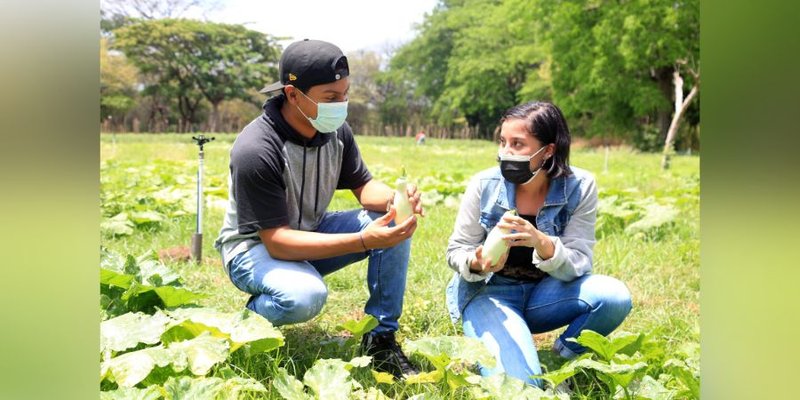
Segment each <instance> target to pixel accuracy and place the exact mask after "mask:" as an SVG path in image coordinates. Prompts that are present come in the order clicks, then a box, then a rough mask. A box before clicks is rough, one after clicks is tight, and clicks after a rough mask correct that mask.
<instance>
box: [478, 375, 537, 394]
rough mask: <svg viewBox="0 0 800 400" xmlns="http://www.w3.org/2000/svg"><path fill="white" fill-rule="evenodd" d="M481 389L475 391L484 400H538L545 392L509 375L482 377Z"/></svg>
mask: <svg viewBox="0 0 800 400" xmlns="http://www.w3.org/2000/svg"><path fill="white" fill-rule="evenodd" d="M479 385H480V386H479V387H478V388H475V389H476V390H473V391H474V392H475V393H476V394H478V395H477V396H476V397H478V398H482V399H514V400H517V399H538V398H540V397H541V396H542V395H544V393H545V392H544V391H543V390H542V389H539V388H537V387H534V386H530V385H527V384H526V383H525V382H523V381H521V380H519V379H517V378H514V377H511V376H509V375H508V374H495V375H492V376H489V377H482V378H481V379H480V382H479Z"/></svg>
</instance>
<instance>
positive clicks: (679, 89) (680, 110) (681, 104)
mask: <svg viewBox="0 0 800 400" xmlns="http://www.w3.org/2000/svg"><path fill="white" fill-rule="evenodd" d="M678 64H679V65H686V61H684V60H680V62H678ZM687 69H688V71H689V73H690V74H691V75H692V77H693V78H694V85H693V86H692V89H691V90H690V91H689V95H688V96H686V99H684V98H683V78H682V77H681V73H680V70H681V68H680V67H679V66H676V67H675V72H674V73H673V76H674V85H675V113H674V114H673V116H672V122H670V124H669V130H668V131H667V138H666V140H665V141H664V151H663V152H662V154H663V156H662V159H661V169H662V170H666V169H669V166H670V157H671V156H672V152H673V151H674V149H673V141H674V140H675V135H676V134H677V133H678V126H679V125H680V122H681V117H682V116H683V114H684V113H685V112H686V110H687V109H688V108H689V104H691V103H692V100H693V99H694V97H695V96H696V95H697V92H698V90H699V88H700V72H699V71H695V70H694V69H692V68H691V67H689V68H687Z"/></svg>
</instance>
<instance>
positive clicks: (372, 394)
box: [350, 387, 389, 400]
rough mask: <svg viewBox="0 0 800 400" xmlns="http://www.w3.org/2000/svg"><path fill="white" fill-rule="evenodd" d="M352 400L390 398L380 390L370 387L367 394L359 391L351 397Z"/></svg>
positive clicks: (387, 399) (361, 390)
mask: <svg viewBox="0 0 800 400" xmlns="http://www.w3.org/2000/svg"><path fill="white" fill-rule="evenodd" d="M350 398H351V399H359V400H389V397H386V395H385V394H384V393H383V392H382V391H381V390H380V389H378V388H375V387H370V388H369V389H368V390H367V392H366V393H365V392H364V390H363V389H359V390H357V391H355V392H353V394H352V395H351V396H350Z"/></svg>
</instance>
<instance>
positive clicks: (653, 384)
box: [618, 375, 677, 400]
mask: <svg viewBox="0 0 800 400" xmlns="http://www.w3.org/2000/svg"><path fill="white" fill-rule="evenodd" d="M629 391H630V392H631V393H632V394H634V395H635V396H636V398H637V399H647V400H672V399H675V398H676V397H675V396H676V394H677V393H676V392H675V391H674V390H671V389H667V388H666V387H664V385H663V384H662V383H661V382H659V381H657V380H655V379H654V378H653V377H652V376H649V375H645V376H644V377H642V379H641V380H640V381H639V382H633V383H631V387H630V388H629ZM618 394H619V395H621V396H624V392H623V391H619V392H618Z"/></svg>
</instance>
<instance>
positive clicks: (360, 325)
mask: <svg viewBox="0 0 800 400" xmlns="http://www.w3.org/2000/svg"><path fill="white" fill-rule="evenodd" d="M377 326H378V319H377V318H375V317H373V316H372V315H369V314H366V315H364V317H363V318H361V319H360V320H358V321H355V320H349V321H346V322H344V323H342V324H341V325H338V326H337V327H336V330H338V331H341V330H347V331H348V332H350V333H352V334H353V336H355V337H361V336H364V334H365V333H367V332H369V331H371V330H373V329H375V327H377Z"/></svg>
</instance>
